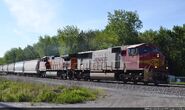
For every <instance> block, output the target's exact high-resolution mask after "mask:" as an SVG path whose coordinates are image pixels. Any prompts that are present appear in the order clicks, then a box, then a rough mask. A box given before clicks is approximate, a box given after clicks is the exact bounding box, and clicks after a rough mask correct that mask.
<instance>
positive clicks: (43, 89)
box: [0, 79, 99, 103]
mask: <svg viewBox="0 0 185 110" xmlns="http://www.w3.org/2000/svg"><path fill="white" fill-rule="evenodd" d="M97 95H99V92H98V91H96V90H92V89H87V88H81V87H65V86H48V85H43V84H32V83H27V84H26V83H23V82H15V81H8V80H3V79H0V101H1V102H49V103H51V102H52V103H82V102H84V101H88V100H95V99H96V98H97Z"/></svg>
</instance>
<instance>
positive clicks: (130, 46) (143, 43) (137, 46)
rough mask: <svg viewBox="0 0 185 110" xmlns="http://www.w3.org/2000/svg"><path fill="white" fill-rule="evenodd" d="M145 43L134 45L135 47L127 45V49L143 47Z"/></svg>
mask: <svg viewBox="0 0 185 110" xmlns="http://www.w3.org/2000/svg"><path fill="white" fill-rule="evenodd" d="M144 44H145V43H140V44H135V45H128V46H127V48H135V47H139V46H141V45H144Z"/></svg>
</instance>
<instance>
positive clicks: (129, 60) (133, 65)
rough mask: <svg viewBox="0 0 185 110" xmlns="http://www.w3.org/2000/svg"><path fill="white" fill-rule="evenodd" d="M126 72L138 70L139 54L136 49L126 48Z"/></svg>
mask: <svg viewBox="0 0 185 110" xmlns="http://www.w3.org/2000/svg"><path fill="white" fill-rule="evenodd" d="M124 61H125V66H126V69H127V70H137V69H139V54H138V49H137V48H128V49H127V55H126V56H125V57H124Z"/></svg>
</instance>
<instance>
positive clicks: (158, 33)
mask: <svg viewBox="0 0 185 110" xmlns="http://www.w3.org/2000/svg"><path fill="white" fill-rule="evenodd" d="M107 18H108V24H107V25H106V26H105V29H103V30H88V31H83V30H80V29H79V28H78V27H76V26H73V25H72V26H65V27H63V28H62V29H58V30H57V35H55V36H49V35H44V36H40V37H39V40H38V42H37V43H35V44H33V45H28V46H27V47H25V48H20V47H18V48H12V49H10V50H8V51H7V52H6V53H5V55H4V57H2V58H0V64H6V63H12V62H17V61H22V60H31V59H35V58H41V57H43V56H53V55H54V56H60V55H65V54H72V53H77V52H82V51H92V50H98V49H104V48H108V47H113V46H120V45H131V44H136V43H142V42H144V43H150V44H154V45H156V46H158V47H159V49H160V51H162V53H163V54H164V55H165V57H166V60H167V61H168V65H169V71H170V73H171V74H174V75H178V76H179V75H180V76H183V75H185V68H183V67H184V65H185V24H184V25H182V26H174V27H173V28H172V29H166V28H164V27H160V29H159V30H152V29H150V30H146V31H144V32H139V30H140V29H141V28H142V26H143V25H142V21H141V20H140V19H139V15H138V14H137V12H136V11H135V12H133V11H125V10H114V12H113V13H110V12H108V16H107Z"/></svg>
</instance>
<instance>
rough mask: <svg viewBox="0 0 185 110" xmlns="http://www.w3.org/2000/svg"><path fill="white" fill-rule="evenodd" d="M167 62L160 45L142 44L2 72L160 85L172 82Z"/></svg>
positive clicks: (49, 59)
mask: <svg viewBox="0 0 185 110" xmlns="http://www.w3.org/2000/svg"><path fill="white" fill-rule="evenodd" d="M165 62H166V61H165V56H164V55H163V54H162V53H161V52H160V51H159V49H158V48H157V47H156V46H154V45H151V44H146V43H141V44H135V45H125V46H117V47H111V48H107V49H103V50H96V51H86V52H78V53H76V54H69V55H63V56H60V57H54V56H45V57H43V58H41V59H35V60H29V61H21V62H15V63H11V64H6V65H1V66H0V72H4V73H7V74H19V75H31V76H32V75H36V76H38V77H58V78H61V79H70V80H72V79H77V80H81V79H83V80H98V81H99V80H116V81H123V82H124V83H127V82H134V83H135V84H136V83H138V82H144V83H145V84H148V83H154V84H155V85H158V84H159V83H168V72H167V71H168V67H167V66H166V63H165Z"/></svg>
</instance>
